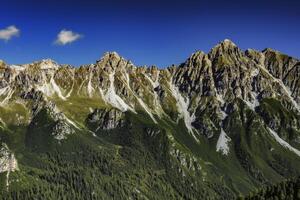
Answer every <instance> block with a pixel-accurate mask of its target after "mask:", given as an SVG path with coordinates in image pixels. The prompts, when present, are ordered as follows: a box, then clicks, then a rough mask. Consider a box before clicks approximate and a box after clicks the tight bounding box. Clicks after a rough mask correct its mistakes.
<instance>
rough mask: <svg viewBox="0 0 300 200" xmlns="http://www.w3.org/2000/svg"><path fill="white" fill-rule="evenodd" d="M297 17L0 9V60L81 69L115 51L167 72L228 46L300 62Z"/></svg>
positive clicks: (114, 2) (9, 5) (218, 5)
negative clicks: (48, 60)
mask: <svg viewBox="0 0 300 200" xmlns="http://www.w3.org/2000/svg"><path fill="white" fill-rule="evenodd" d="M299 10H300V2H299V1H287V0H286V1H278V0H261V1H258V0H252V1H230V0H228V1H220V0H217V1H213V0H210V1H201V0H200V1H192V0H190V1H188V0H186V1H178V0H173V1H170V0H166V1H158V0H152V1H150V0H144V1H142V0H141V1H138V0H127V1H121V0H111V1H103V2H101V1H91V0H85V1H79V0H60V1H57V2H56V1H54V0H51V1H50V0H44V1H43V0H26V1H21V0H19V1H17V0H10V1H6V2H1V19H0V59H3V60H5V61H6V62H8V63H11V64H20V63H28V62H32V61H35V60H40V59H43V58H51V59H54V60H56V61H57V62H58V63H68V64H72V65H75V66H78V65H81V64H89V63H94V62H95V61H96V60H97V59H99V58H100V57H101V56H102V55H103V54H104V52H106V51H116V52H118V53H119V54H120V55H122V56H123V57H125V58H127V59H130V60H131V61H132V62H133V63H135V64H136V65H157V66H159V67H166V66H169V65H171V64H179V63H181V62H183V61H184V60H185V59H186V58H187V57H188V56H189V55H190V54H192V53H193V52H194V51H196V50H203V51H205V52H208V51H209V50H210V49H211V48H212V47H213V46H214V45H216V44H217V43H218V42H219V41H222V40H224V39H225V38H228V39H231V40H232V41H234V42H235V43H236V44H237V45H238V46H239V47H240V48H242V49H247V48H254V49H258V50H262V49H264V48H266V47H270V48H273V49H277V50H279V51H281V52H283V53H286V54H289V55H291V56H294V57H298V58H300V37H299V35H300V26H299V25H300V11H299ZM12 26H14V28H16V29H17V30H18V31H19V32H16V31H15V32H14V30H13V29H12ZM1 31H2V32H1ZM3 31H4V32H3ZM61 31H72V32H67V33H66V32H61ZM59 33H63V34H61V36H62V37H61V38H63V39H62V40H57V37H58V34H59ZM7 34H11V35H10V36H11V37H10V38H7ZM76 34H77V35H76ZM66 35H67V36H71V37H67V36H66ZM63 36H65V37H63ZM70 38H71V40H70ZM72 39H73V42H72Z"/></svg>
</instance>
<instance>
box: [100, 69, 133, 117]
mask: <svg viewBox="0 0 300 200" xmlns="http://www.w3.org/2000/svg"><path fill="white" fill-rule="evenodd" d="M114 76H115V73H114V72H113V73H110V74H109V81H110V87H109V88H108V90H107V92H106V94H105V100H106V101H107V102H108V103H110V104H111V105H112V106H113V107H116V108H118V109H119V110H121V111H122V112H125V111H127V110H131V111H133V112H134V110H133V109H132V108H131V107H130V106H129V105H127V104H126V103H125V102H124V100H123V99H122V98H121V97H120V96H119V95H117V93H116V89H115V86H114V81H115V77H114Z"/></svg>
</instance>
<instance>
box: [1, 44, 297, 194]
mask: <svg viewBox="0 0 300 200" xmlns="http://www.w3.org/2000/svg"><path fill="white" fill-rule="evenodd" d="M299 150H300V61H299V60H298V59H296V58H292V57H290V56H288V55H285V54H282V53H280V52H278V51H275V50H273V49H269V48H268V49H265V50H263V51H256V50H253V49H248V50H246V51H243V50H241V49H240V48H239V47H238V46H236V45H235V44H234V43H233V42H232V41H230V40H228V39H226V40H224V41H222V42H220V43H219V44H217V45H216V46H215V47H213V48H212V49H211V50H210V52H209V53H207V54H206V53H204V52H202V51H197V52H195V53H193V54H192V55H191V56H190V57H189V58H188V59H187V60H186V61H185V62H183V63H181V64H179V65H172V66H170V67H167V68H164V69H160V68H158V67H156V66H149V67H146V66H135V65H134V64H133V63H132V62H131V61H129V60H126V59H125V58H123V57H121V56H120V55H118V54H117V53H116V52H108V53H105V54H104V56H103V57H102V58H101V59H100V60H98V61H96V63H95V64H90V65H83V66H80V67H73V66H70V65H60V64H57V63H56V62H55V61H53V60H50V59H47V60H42V61H38V62H34V63H31V64H24V65H8V64H6V63H5V62H4V61H0V194H2V195H0V199H235V198H237V197H239V196H243V195H248V194H249V193H250V192H253V191H257V190H258V189H259V188H261V187H264V186H270V185H272V184H276V183H279V182H281V181H284V180H286V179H288V178H295V177H298V176H299V175H300V151H299Z"/></svg>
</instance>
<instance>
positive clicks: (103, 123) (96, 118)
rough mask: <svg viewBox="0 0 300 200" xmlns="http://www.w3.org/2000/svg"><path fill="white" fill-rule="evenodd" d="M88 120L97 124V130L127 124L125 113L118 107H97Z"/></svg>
mask: <svg viewBox="0 0 300 200" xmlns="http://www.w3.org/2000/svg"><path fill="white" fill-rule="evenodd" d="M87 122H88V123H90V124H93V125H94V126H97V128H96V129H95V131H97V130H99V129H100V130H110V129H114V128H121V127H123V126H124V125H125V114H124V113H123V112H121V111H119V110H117V109H114V108H110V109H96V110H94V111H93V112H92V113H91V114H90V115H89V116H88V119H87Z"/></svg>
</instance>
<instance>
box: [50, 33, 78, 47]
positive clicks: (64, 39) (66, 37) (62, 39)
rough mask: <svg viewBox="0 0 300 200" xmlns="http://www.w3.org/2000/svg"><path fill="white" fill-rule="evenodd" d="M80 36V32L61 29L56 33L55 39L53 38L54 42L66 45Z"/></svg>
mask: <svg viewBox="0 0 300 200" xmlns="http://www.w3.org/2000/svg"><path fill="white" fill-rule="evenodd" d="M81 37H82V35H81V34H78V33H75V32H73V31H68V30H65V29H63V30H61V31H60V32H59V33H58V34H57V39H56V40H55V44H58V45H66V44H69V43H72V42H75V41H76V40H78V39H80V38H81Z"/></svg>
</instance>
